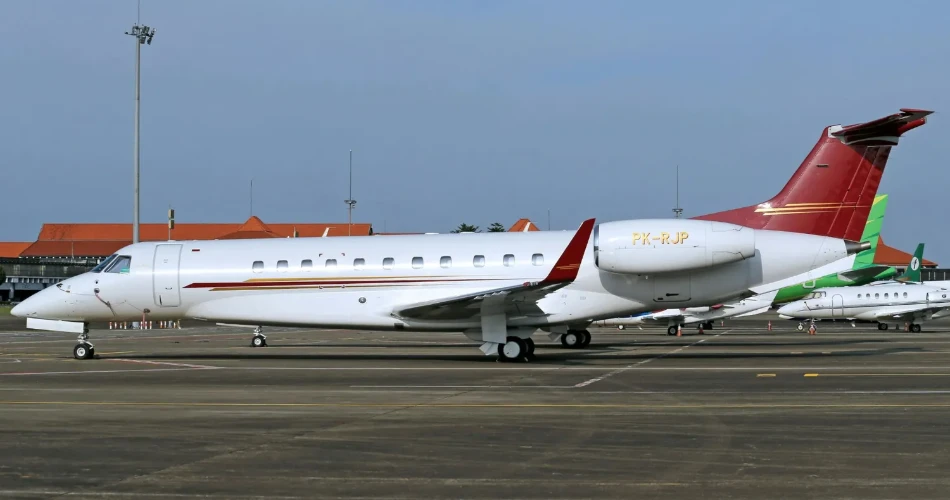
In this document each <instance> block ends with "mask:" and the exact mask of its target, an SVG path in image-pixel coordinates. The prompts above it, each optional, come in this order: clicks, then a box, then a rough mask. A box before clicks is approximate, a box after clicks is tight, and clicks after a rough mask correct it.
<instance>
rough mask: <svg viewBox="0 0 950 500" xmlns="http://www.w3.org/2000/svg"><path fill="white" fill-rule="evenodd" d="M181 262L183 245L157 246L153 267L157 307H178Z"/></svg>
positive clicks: (153, 283) (153, 289)
mask: <svg viewBox="0 0 950 500" xmlns="http://www.w3.org/2000/svg"><path fill="white" fill-rule="evenodd" d="M180 262H181V245H156V246H155V261H154V264H153V267H152V291H153V294H154V296H155V305H157V306H159V307H178V306H179V305H181V295H180V289H179V283H178V266H179V263H180Z"/></svg>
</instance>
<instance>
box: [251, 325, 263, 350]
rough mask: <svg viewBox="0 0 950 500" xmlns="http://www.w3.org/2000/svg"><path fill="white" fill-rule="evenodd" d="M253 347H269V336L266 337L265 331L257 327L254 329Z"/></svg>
mask: <svg viewBox="0 0 950 500" xmlns="http://www.w3.org/2000/svg"><path fill="white" fill-rule="evenodd" d="M251 347H267V336H266V335H264V329H263V328H261V327H257V328H255V329H254V338H253V339H251Z"/></svg>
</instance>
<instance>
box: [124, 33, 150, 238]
mask: <svg viewBox="0 0 950 500" xmlns="http://www.w3.org/2000/svg"><path fill="white" fill-rule="evenodd" d="M125 34H126V35H131V36H134V37H135V145H134V146H133V150H134V151H133V155H134V158H135V160H134V167H133V169H134V174H133V184H134V186H135V187H134V190H133V196H132V197H133V203H132V243H138V242H139V107H140V103H141V90H140V88H141V87H140V80H141V66H142V45H143V44H147V45H151V44H152V38H153V37H154V36H155V28H150V27H148V26H140V25H139V24H138V23H136V24H134V25H132V31H126V32H125Z"/></svg>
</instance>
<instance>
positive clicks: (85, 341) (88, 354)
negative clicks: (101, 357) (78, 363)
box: [73, 332, 96, 359]
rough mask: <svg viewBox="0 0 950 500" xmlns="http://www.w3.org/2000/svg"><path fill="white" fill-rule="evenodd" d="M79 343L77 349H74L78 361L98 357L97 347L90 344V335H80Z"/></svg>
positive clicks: (83, 333) (74, 355) (84, 333)
mask: <svg viewBox="0 0 950 500" xmlns="http://www.w3.org/2000/svg"><path fill="white" fill-rule="evenodd" d="M77 340H78V341H79V343H78V344H76V347H73V357H74V358H76V359H92V358H94V357H95V356H96V346H94V345H92V342H89V334H88V333H86V332H82V333H80V334H79V338H78V339H77Z"/></svg>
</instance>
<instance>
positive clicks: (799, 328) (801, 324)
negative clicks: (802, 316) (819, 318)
mask: <svg viewBox="0 0 950 500" xmlns="http://www.w3.org/2000/svg"><path fill="white" fill-rule="evenodd" d="M798 331H800V332H803V331H805V323H799V324H798Z"/></svg>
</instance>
